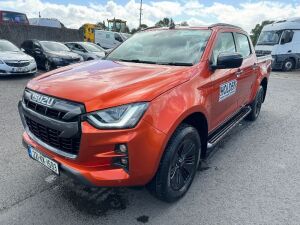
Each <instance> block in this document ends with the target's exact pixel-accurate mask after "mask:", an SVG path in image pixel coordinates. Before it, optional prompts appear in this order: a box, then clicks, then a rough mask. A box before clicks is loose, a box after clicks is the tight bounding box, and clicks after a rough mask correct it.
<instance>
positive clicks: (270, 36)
mask: <svg viewBox="0 0 300 225" xmlns="http://www.w3.org/2000/svg"><path fill="white" fill-rule="evenodd" d="M255 52H256V55H257V56H263V55H269V54H271V55H272V57H273V59H274V61H273V65H272V68H273V69H277V70H278V69H279V70H284V71H291V70H293V69H297V68H300V18H293V19H288V20H282V21H277V22H274V23H273V24H269V25H266V26H264V28H263V29H262V32H261V34H260V36H259V38H258V41H257V44H256V46H255Z"/></svg>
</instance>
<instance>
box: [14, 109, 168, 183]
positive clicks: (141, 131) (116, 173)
mask: <svg viewBox="0 0 300 225" xmlns="http://www.w3.org/2000/svg"><path fill="white" fill-rule="evenodd" d="M19 109H20V108H19ZM20 114H21V117H22V114H23V111H22V109H21V110H20ZM23 124H24V126H25V128H26V122H25V121H23ZM80 127H81V132H82V133H81V142H80V150H79V153H78V155H77V156H76V158H73V159H72V158H69V157H66V156H63V155H60V154H58V153H56V152H53V151H51V150H50V149H47V148H45V147H44V146H43V145H41V144H39V143H38V142H37V141H35V140H34V138H33V137H32V136H31V135H29V134H28V133H27V132H24V134H23V141H24V142H25V143H26V144H25V146H28V145H30V146H32V147H34V148H35V149H37V150H39V151H40V152H42V153H43V154H45V155H47V156H48V157H50V158H52V159H53V160H55V161H56V162H58V163H59V164H60V168H61V170H62V171H65V172H67V173H68V174H70V175H71V176H72V177H75V178H76V179H79V180H80V181H81V182H83V183H85V184H89V185H93V186H105V187H115V186H138V185H145V184H146V183H148V182H149V181H150V180H151V179H152V178H153V176H154V174H155V173H156V170H157V168H158V165H159V162H160V158H161V155H162V152H163V149H164V145H165V140H166V136H165V134H164V133H162V132H160V131H158V130H157V129H155V128H154V127H153V126H152V125H150V124H148V123H147V122H146V121H143V120H142V121H140V123H139V124H138V125H137V127H135V128H134V129H128V130H99V129H96V128H94V127H93V126H92V125H90V124H89V123H88V122H86V121H83V122H81V126H80ZM118 144H127V146H128V161H129V168H128V171H127V170H125V169H123V168H121V167H118V166H116V165H114V164H113V160H114V159H116V158H118V157H120V154H118V153H116V152H115V147H116V145H118Z"/></svg>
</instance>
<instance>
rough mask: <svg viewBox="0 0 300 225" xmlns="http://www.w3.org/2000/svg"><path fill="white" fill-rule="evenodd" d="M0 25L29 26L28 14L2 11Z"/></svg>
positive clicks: (0, 12)
mask: <svg viewBox="0 0 300 225" xmlns="http://www.w3.org/2000/svg"><path fill="white" fill-rule="evenodd" d="M0 23H16V24H25V25H29V21H28V18H27V16H26V14H24V13H19V12H11V11H3V10H0Z"/></svg>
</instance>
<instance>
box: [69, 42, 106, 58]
mask: <svg viewBox="0 0 300 225" xmlns="http://www.w3.org/2000/svg"><path fill="white" fill-rule="evenodd" d="M65 45H66V46H67V47H68V48H69V49H71V51H72V52H75V53H77V54H79V55H81V56H82V57H83V59H84V60H85V61H88V60H94V59H102V58H103V57H104V56H105V50H104V49H103V48H101V47H100V46H98V45H96V44H94V43H90V42H67V43H65Z"/></svg>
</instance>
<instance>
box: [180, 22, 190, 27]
mask: <svg viewBox="0 0 300 225" xmlns="http://www.w3.org/2000/svg"><path fill="white" fill-rule="evenodd" d="M180 26H182V27H188V26H189V24H188V22H186V21H182V22H181V23H180Z"/></svg>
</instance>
